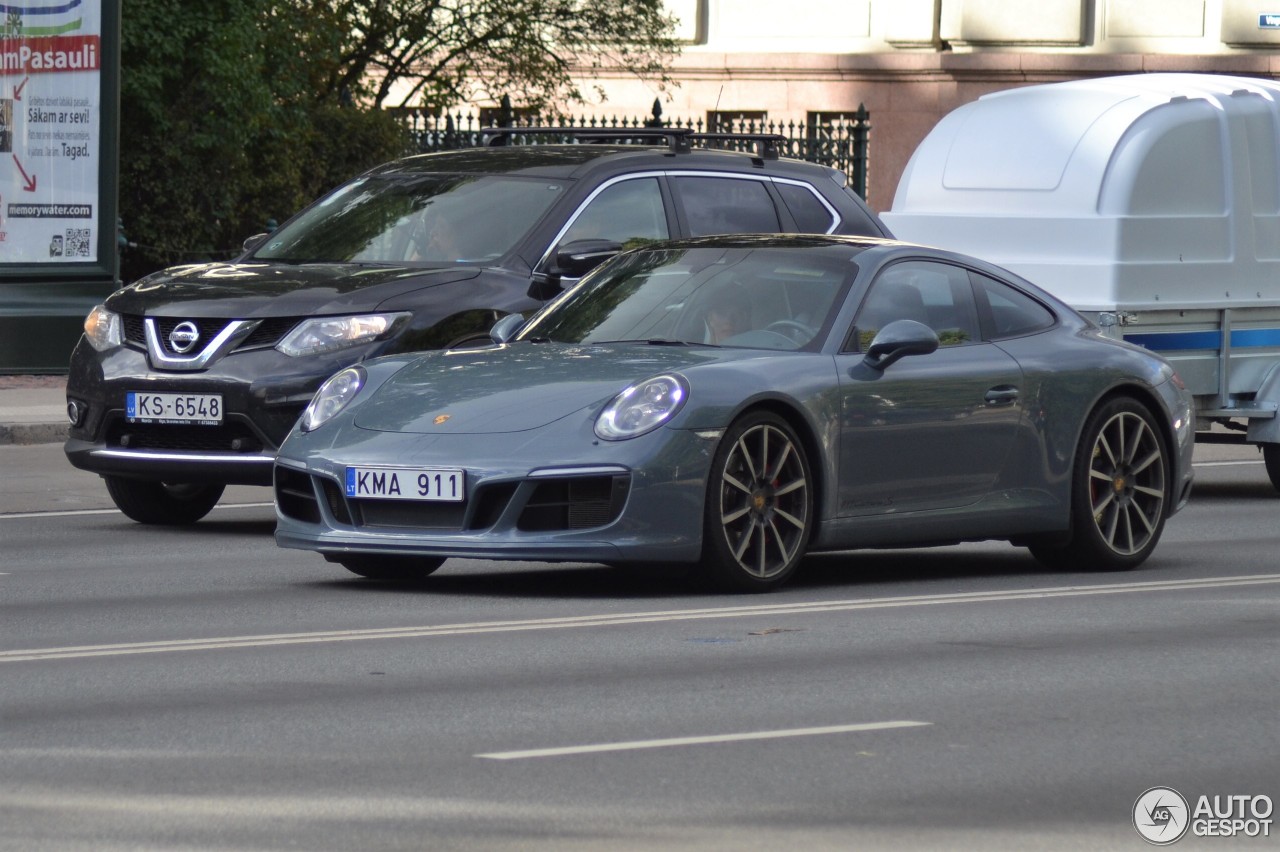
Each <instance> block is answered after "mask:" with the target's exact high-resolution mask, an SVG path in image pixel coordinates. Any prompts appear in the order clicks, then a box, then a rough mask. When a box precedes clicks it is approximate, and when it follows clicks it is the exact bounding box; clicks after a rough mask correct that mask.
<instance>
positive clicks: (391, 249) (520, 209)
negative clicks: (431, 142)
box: [252, 174, 564, 266]
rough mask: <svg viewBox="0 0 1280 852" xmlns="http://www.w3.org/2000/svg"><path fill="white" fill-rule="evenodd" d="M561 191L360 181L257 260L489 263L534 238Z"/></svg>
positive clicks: (489, 183)
mask: <svg viewBox="0 0 1280 852" xmlns="http://www.w3.org/2000/svg"><path fill="white" fill-rule="evenodd" d="M563 188H564V187H563V184H561V183H559V182H556V181H548V180H546V179H532V178H519V177H511V176H507V175H438V174H432V175H421V176H406V175H403V174H397V175H389V176H377V177H369V178H361V179H359V180H355V181H352V182H351V183H349V184H346V185H345V186H343V187H340V188H339V189H337V190H335V191H334V192H333V193H332V194H331V195H329V196H328V197H326V198H324V199H322V200H321V201H320V202H318V203H317V204H315V205H314V206H312V207H311V208H310V209H308V210H307V211H305V212H304V213H303V214H302V215H301V216H299V217H298V218H297V219H296V220H294V221H293V222H291V223H289V224H288V225H287V226H286V227H284V228H281V229H280V230H279V231H276V232H275V233H273V234H271V235H270V236H269V237H268V238H267V239H266V241H265V242H264V243H263V244H262V246H261V247H260V248H258V249H257V250H256V251H255V252H253V255H252V257H253V258H254V259H255V260H277V261H285V262H290V263H388V264H396V265H411V266H443V265H449V266H452V265H455V264H459V263H463V264H465V263H489V262H492V261H493V260H495V259H497V258H499V257H501V256H502V255H504V254H506V253H507V252H508V251H510V250H511V248H512V247H513V246H515V244H516V243H517V242H518V241H519V240H520V239H521V237H523V236H524V235H525V234H527V233H528V232H529V230H530V229H531V228H532V227H533V226H534V225H535V224H536V223H537V222H538V220H539V219H540V218H542V215H543V214H544V213H546V211H547V209H548V208H550V207H551V205H552V204H553V203H554V202H555V201H556V199H558V198H559V197H560V195H561V194H562V192H563Z"/></svg>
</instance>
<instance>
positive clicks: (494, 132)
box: [480, 127, 693, 154]
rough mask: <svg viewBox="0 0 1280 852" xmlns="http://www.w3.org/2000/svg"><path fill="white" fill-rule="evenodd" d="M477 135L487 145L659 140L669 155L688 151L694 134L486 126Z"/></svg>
mask: <svg viewBox="0 0 1280 852" xmlns="http://www.w3.org/2000/svg"><path fill="white" fill-rule="evenodd" d="M480 135H481V137H491V138H488V139H487V141H486V142H485V144H486V145H489V146H494V145H506V144H508V140H510V138H511V137H512V136H551V135H555V136H571V137H573V138H574V139H582V140H586V141H591V142H602V141H604V140H607V139H614V140H619V141H623V140H628V139H643V140H646V141H649V140H660V141H663V142H665V143H666V144H667V147H668V149H669V150H670V151H671V153H673V154H681V153H684V152H686V151H688V150H690V147H689V142H688V139H689V137H691V136H693V131H692V130H689V129H688V128H684V127H617V128H613V127H485V128H483V129H482V130H481V131H480Z"/></svg>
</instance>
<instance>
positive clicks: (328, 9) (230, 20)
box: [120, 0, 676, 280]
mask: <svg viewBox="0 0 1280 852" xmlns="http://www.w3.org/2000/svg"><path fill="white" fill-rule="evenodd" d="M661 7H662V3H661V0H594V2H583V0H219V2H216V3H191V2H188V0H129V2H127V3H125V4H124V5H123V12H122V34H121V42H122V48H121V49H122V57H121V59H122V62H121V65H122V73H121V122H120V126H121V146H120V147H121V155H120V211H121V217H122V218H123V219H124V222H125V226H126V233H127V235H128V237H129V239H130V240H132V241H133V242H135V243H137V244H138V247H137V248H134V249H130V250H129V251H127V252H126V253H125V256H124V258H123V263H122V273H123V276H124V278H125V279H126V280H131V279H132V278H135V277H137V276H138V275H141V274H144V273H146V272H149V271H152V270H154V269H157V268H160V267H162V266H168V265H172V264H175V263H183V262H189V261H199V260H207V259H219V258H225V257H228V256H230V254H231V253H232V252H234V250H235V249H236V248H237V247H238V246H239V245H240V243H241V242H242V241H243V239H244V238H245V237H246V236H249V235H250V234H253V233H257V232H258V231H261V230H262V229H263V225H264V223H265V221H266V220H267V219H268V218H274V219H277V220H283V219H284V218H285V217H287V216H289V215H291V214H292V213H293V212H295V211H296V210H298V209H299V208H300V207H302V206H303V205H304V204H306V203H307V202H308V201H310V200H311V199H313V198H314V197H316V196H317V195H319V194H320V193H321V192H323V191H325V190H326V189H328V188H330V187H332V186H334V185H336V184H338V183H340V182H341V181H343V180H346V179H347V178H349V177H351V176H353V175H355V174H358V173H359V172H361V171H363V170H364V169H366V168H369V167H371V166H373V165H376V164H377V163H380V162H384V161H386V160H388V159H391V158H394V157H396V156H399V155H401V154H403V153H404V147H405V144H406V139H405V135H404V132H403V130H402V128H401V127H400V125H399V124H398V123H397V122H396V121H395V119H394V117H393V116H392V115H391V114H389V113H387V112H385V111H383V110H382V109H380V108H381V107H384V106H400V105H403V104H404V103H406V102H408V103H413V104H415V105H427V106H432V107H438V106H444V105H452V104H455V103H458V102H461V101H463V100H467V99H471V98H481V97H489V96H494V95H497V94H500V93H509V94H511V95H512V97H513V98H515V99H516V100H517V102H518V103H520V104H522V105H542V104H545V103H549V102H574V101H582V100H584V99H585V98H586V94H584V92H583V91H582V90H581V87H580V86H578V85H576V84H575V82H574V80H575V78H580V77H582V76H586V77H589V76H590V75H591V73H592V70H593V69H598V68H600V67H602V66H603V65H606V64H616V65H619V66H621V67H624V68H627V69H628V70H630V71H631V72H633V73H635V74H638V75H642V76H645V77H648V78H651V79H655V80H656V81H658V83H659V84H660V85H662V84H666V83H667V82H669V80H668V77H667V74H666V71H665V65H664V64H663V63H664V62H665V61H666V60H667V59H668V58H669V56H670V55H672V54H673V53H674V52H675V50H676V44H675V42H674V40H673V39H672V38H671V36H670V33H671V32H672V28H673V25H674V22H673V21H671V20H670V19H669V18H667V17H666V16H665V15H664V14H663V12H662V8H661ZM392 92H396V93H398V97H397V98H396V100H395V102H391V101H390V100H389V99H390V98H391V94H392Z"/></svg>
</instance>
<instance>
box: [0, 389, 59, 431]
mask: <svg viewBox="0 0 1280 852" xmlns="http://www.w3.org/2000/svg"><path fill="white" fill-rule="evenodd" d="M66 387H67V377H66V376H0V445H4V444H53V443H61V442H63V441H65V440H66V439H67V397H66Z"/></svg>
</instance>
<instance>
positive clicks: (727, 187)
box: [673, 177, 782, 237]
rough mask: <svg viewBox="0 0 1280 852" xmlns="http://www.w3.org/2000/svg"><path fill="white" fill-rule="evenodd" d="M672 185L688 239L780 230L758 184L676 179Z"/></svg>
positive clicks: (770, 203) (767, 197)
mask: <svg viewBox="0 0 1280 852" xmlns="http://www.w3.org/2000/svg"><path fill="white" fill-rule="evenodd" d="M673 182H674V184H675V186H676V190H677V193H678V194H679V197H680V204H681V206H682V207H683V208H684V215H685V219H686V221H687V222H688V224H689V233H690V235H692V236H695V237H702V236H706V235H708V234H773V233H777V232H778V231H781V230H782V223H781V222H780V221H778V211H777V210H776V209H775V208H774V206H773V198H772V197H771V196H770V195H769V190H768V189H766V188H765V185H764V183H763V182H761V181H758V180H743V179H739V178H714V177H677V178H674V179H673Z"/></svg>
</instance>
